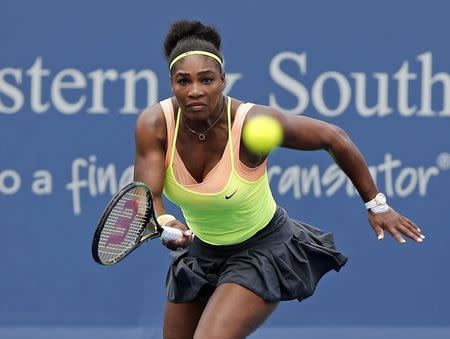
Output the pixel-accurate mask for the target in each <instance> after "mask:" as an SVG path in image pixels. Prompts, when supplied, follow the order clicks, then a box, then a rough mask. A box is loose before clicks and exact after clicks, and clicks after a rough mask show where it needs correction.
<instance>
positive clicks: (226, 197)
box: [225, 189, 238, 200]
mask: <svg viewBox="0 0 450 339" xmlns="http://www.w3.org/2000/svg"><path fill="white" fill-rule="evenodd" d="M237 191H238V190H237V189H236V191H234V192H233V193H231V194H230V195H226V196H225V199H227V200H228V199H230V198H231V197H232V196H233V195H235V194H236V192H237Z"/></svg>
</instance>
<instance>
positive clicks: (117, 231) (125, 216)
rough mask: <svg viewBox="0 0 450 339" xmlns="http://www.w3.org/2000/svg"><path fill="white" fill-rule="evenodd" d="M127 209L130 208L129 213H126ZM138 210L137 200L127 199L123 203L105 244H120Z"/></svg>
mask: <svg viewBox="0 0 450 339" xmlns="http://www.w3.org/2000/svg"><path fill="white" fill-rule="evenodd" d="M127 210H130V211H131V213H127ZM137 211H138V202H137V201H135V200H127V201H125V203H124V204H123V207H122V210H121V211H120V213H119V214H120V216H119V217H118V218H117V221H116V224H115V225H114V228H113V230H112V233H111V235H110V236H109V237H108V240H107V241H106V246H108V245H110V244H112V245H118V244H121V243H122V242H123V241H124V240H125V237H126V236H127V234H128V230H129V229H130V226H131V223H132V222H133V220H134V217H135V216H136V214H137Z"/></svg>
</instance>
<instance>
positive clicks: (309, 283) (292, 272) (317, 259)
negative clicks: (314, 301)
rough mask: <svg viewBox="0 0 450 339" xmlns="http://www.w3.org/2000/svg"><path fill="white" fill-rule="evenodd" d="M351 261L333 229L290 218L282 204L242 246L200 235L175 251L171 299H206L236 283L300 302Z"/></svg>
mask: <svg viewBox="0 0 450 339" xmlns="http://www.w3.org/2000/svg"><path fill="white" fill-rule="evenodd" d="M346 262H347V257H346V256H344V255H343V254H341V253H340V252H339V251H338V250H337V249H336V246H335V241H334V236H333V234H332V233H329V232H328V233H325V232H323V231H322V230H320V229H319V228H316V227H314V226H311V225H308V224H306V223H303V222H300V221H298V220H294V219H291V218H289V216H288V215H287V213H286V211H285V210H284V209H283V208H281V207H278V208H277V210H276V213H275V215H274V217H273V218H272V220H271V221H270V223H269V224H268V225H267V226H266V227H265V228H264V229H262V230H261V231H259V232H258V233H257V234H256V235H254V236H253V237H251V238H250V239H248V240H246V241H244V242H242V243H240V244H236V245H224V246H214V245H210V244H207V243H204V242H202V241H201V240H200V239H198V238H195V240H194V242H192V243H191V244H190V245H189V247H187V248H185V249H181V250H177V251H173V252H172V260H171V264H170V267H169V271H168V273H167V279H166V286H167V297H168V300H169V301H170V302H175V303H181V302H188V301H192V300H203V301H205V302H207V300H208V299H209V297H210V296H211V295H212V293H214V290H215V288H216V287H217V286H218V285H220V284H224V283H235V284H239V285H241V286H243V287H245V288H247V289H249V290H251V291H253V292H254V293H256V294H257V295H259V296H261V297H262V298H264V299H265V300H267V301H272V302H277V301H282V300H293V299H297V300H299V301H301V300H303V299H305V298H307V297H309V296H311V295H312V294H313V293H314V291H315V289H316V286H317V284H318V282H319V281H320V279H321V278H322V277H323V276H324V275H325V274H326V273H327V272H329V271H331V270H335V271H339V270H340V269H341V268H342V266H344V265H345V263H346Z"/></svg>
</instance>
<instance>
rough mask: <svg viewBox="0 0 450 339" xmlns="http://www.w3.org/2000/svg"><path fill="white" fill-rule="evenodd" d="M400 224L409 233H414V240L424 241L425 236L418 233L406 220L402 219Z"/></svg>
mask: <svg viewBox="0 0 450 339" xmlns="http://www.w3.org/2000/svg"><path fill="white" fill-rule="evenodd" d="M401 224H402V225H403V226H404V227H406V228H408V230H409V231H411V232H412V233H414V235H415V236H416V238H418V239H421V240H423V239H425V236H424V235H423V234H422V233H421V232H420V230H419V229H418V228H417V227H415V226H414V225H413V224H411V223H410V220H408V219H403V220H402V221H401ZM419 242H420V241H419Z"/></svg>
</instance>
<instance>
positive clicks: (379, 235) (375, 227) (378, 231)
mask: <svg viewBox="0 0 450 339" xmlns="http://www.w3.org/2000/svg"><path fill="white" fill-rule="evenodd" d="M372 228H373V230H374V231H375V235H376V236H377V239H378V240H382V239H384V231H383V229H382V228H381V227H380V226H378V225H372Z"/></svg>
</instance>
